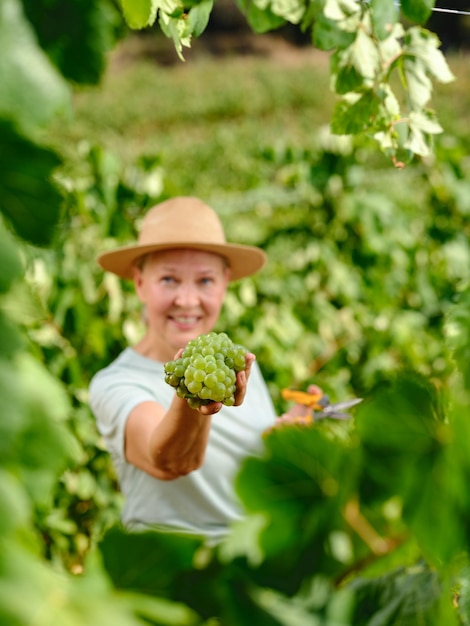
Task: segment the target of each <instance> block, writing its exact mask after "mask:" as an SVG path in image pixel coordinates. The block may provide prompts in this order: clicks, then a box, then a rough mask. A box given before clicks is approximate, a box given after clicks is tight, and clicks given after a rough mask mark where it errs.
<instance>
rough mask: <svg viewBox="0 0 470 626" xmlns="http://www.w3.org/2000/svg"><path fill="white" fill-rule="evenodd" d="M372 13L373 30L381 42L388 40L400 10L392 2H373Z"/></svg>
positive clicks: (377, 0) (373, 0)
mask: <svg viewBox="0 0 470 626" xmlns="http://www.w3.org/2000/svg"><path fill="white" fill-rule="evenodd" d="M370 12H371V20H372V28H373V31H374V34H375V36H376V37H377V38H378V39H379V40H383V39H386V38H387V37H388V36H389V35H390V34H391V32H392V30H393V26H394V24H395V22H396V21H397V19H398V8H397V6H396V4H395V2H391V0H371V1H370Z"/></svg>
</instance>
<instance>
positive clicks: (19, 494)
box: [0, 469, 31, 537]
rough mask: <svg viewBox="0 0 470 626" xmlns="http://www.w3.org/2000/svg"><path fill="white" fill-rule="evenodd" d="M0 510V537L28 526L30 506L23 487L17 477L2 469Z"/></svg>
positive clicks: (0, 473) (0, 476)
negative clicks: (0, 513) (0, 512)
mask: <svg viewBox="0 0 470 626" xmlns="http://www.w3.org/2000/svg"><path fill="white" fill-rule="evenodd" d="M0 508H1V511H2V515H1V516H0V536H2V537H5V536H6V535H7V533H10V532H12V531H14V530H15V529H17V528H18V527H19V526H23V527H26V526H27V525H28V522H29V520H30V515H31V506H30V502H29V500H28V498H27V496H26V493H25V490H24V486H23V485H22V484H21V481H20V480H19V479H18V477H17V476H14V474H13V473H11V472H8V471H6V470H4V469H0Z"/></svg>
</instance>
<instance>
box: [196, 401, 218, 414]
mask: <svg viewBox="0 0 470 626" xmlns="http://www.w3.org/2000/svg"><path fill="white" fill-rule="evenodd" d="M221 408H222V402H209V404H203V405H202V406H200V407H199V409H198V410H199V413H202V415H214V414H215V413H218V412H219V411H220V409H221Z"/></svg>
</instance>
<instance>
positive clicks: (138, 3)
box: [120, 0, 160, 30]
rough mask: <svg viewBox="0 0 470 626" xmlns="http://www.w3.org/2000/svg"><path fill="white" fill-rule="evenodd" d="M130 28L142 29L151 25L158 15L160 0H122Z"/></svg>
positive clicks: (124, 13)
mask: <svg viewBox="0 0 470 626" xmlns="http://www.w3.org/2000/svg"><path fill="white" fill-rule="evenodd" d="M120 3H121V8H122V13H123V15H124V19H125V20H126V22H127V25H128V26H129V28H132V29H133V30H140V29H142V28H147V26H151V25H152V24H153V23H154V22H155V19H156V17H157V9H158V5H159V4H160V3H159V0H120Z"/></svg>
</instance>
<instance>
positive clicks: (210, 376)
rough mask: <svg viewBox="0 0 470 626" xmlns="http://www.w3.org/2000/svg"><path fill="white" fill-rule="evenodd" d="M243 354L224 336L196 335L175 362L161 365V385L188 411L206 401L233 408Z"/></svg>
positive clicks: (242, 366)
mask: <svg viewBox="0 0 470 626" xmlns="http://www.w3.org/2000/svg"><path fill="white" fill-rule="evenodd" d="M247 353H248V350H247V349H246V348H245V347H243V346H241V345H240V344H236V343H233V342H232V340H231V339H230V337H229V336H228V335H227V334H226V333H216V332H211V333H208V334H207V335H199V337H197V338H196V339H192V340H191V341H189V342H188V344H187V345H186V347H185V349H184V351H183V353H182V355H181V356H180V357H179V358H178V359H176V360H175V361H168V362H167V363H165V382H167V383H168V384H169V385H171V386H172V387H175V389H176V393H177V395H178V396H179V397H180V398H186V399H187V401H188V404H189V406H190V407H191V408H192V409H197V408H199V407H200V406H202V405H203V404H208V403H209V402H222V403H223V404H225V405H227V406H233V405H234V403H235V381H236V377H237V372H239V371H241V370H243V369H245V356H246V354H247Z"/></svg>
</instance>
